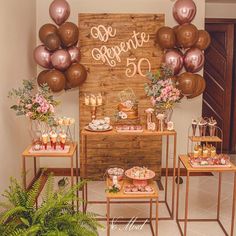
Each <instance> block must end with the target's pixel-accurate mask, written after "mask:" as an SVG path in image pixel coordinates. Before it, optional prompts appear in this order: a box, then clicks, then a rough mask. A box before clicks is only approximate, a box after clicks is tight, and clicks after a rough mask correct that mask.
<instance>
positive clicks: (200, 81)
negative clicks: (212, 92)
mask: <svg viewBox="0 0 236 236" xmlns="http://www.w3.org/2000/svg"><path fill="white" fill-rule="evenodd" d="M194 76H195V80H196V90H195V92H194V93H193V94H192V95H190V96H188V97H187V98H188V99H192V98H195V97H198V96H199V95H201V94H202V93H203V92H204V91H205V89H206V81H205V80H204V78H203V77H202V76H201V75H198V74H194Z"/></svg>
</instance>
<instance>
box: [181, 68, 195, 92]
mask: <svg viewBox="0 0 236 236" xmlns="http://www.w3.org/2000/svg"><path fill="white" fill-rule="evenodd" d="M177 82H178V86H177V87H178V89H179V90H180V91H181V93H182V94H183V95H184V96H191V95H192V94H193V93H194V91H195V89H196V78H195V75H194V74H192V73H189V72H184V73H183V74H181V75H179V76H178V81H177Z"/></svg>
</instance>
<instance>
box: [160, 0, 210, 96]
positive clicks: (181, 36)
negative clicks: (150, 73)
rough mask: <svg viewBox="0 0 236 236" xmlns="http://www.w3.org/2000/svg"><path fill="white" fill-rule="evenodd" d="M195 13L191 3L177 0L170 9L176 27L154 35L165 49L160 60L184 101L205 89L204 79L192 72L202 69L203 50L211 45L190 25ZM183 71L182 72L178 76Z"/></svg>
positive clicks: (194, 6) (185, 0) (201, 31)
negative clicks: (172, 78)
mask: <svg viewBox="0 0 236 236" xmlns="http://www.w3.org/2000/svg"><path fill="white" fill-rule="evenodd" d="M196 12H197V8H196V5H195V3H194V1H193V0H177V1H176V2H175V4H174V6H173V16H174V18H175V20H176V21H177V22H178V23H179V25H176V26H175V27H173V28H170V27H167V26H164V27H161V28H160V29H159V30H158V32H157V34H156V42H157V43H158V45H159V46H160V47H161V48H163V49H165V54H164V58H163V61H164V63H165V64H166V65H168V66H169V67H170V68H171V69H172V70H173V73H174V75H175V76H176V77H177V78H176V81H177V86H178V88H179V89H180V90H181V93H182V95H183V96H186V97H187V98H194V97H197V96H199V95H201V94H202V93H203V92H204V90H205V87H206V82H205V80H204V78H203V77H202V76H201V75H198V74H195V73H197V72H199V71H200V70H201V69H202V68H203V66H204V61H205V57H204V52H203V51H204V50H205V49H207V48H208V46H209V45H210V42H211V37H210V35H209V33H208V32H207V31H205V30H198V29H197V27H196V26H195V25H193V24H191V22H192V20H193V19H194V17H195V15H196ZM183 68H185V70H186V72H184V73H182V74H180V75H179V73H180V72H181V71H182V69H183Z"/></svg>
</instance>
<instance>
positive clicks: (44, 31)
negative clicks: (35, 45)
mask: <svg viewBox="0 0 236 236" xmlns="http://www.w3.org/2000/svg"><path fill="white" fill-rule="evenodd" d="M55 33H57V27H56V26H55V25H53V24H45V25H43V26H42V27H41V28H40V30H39V39H40V40H41V42H42V43H44V44H45V40H46V38H47V36H48V35H50V34H55Z"/></svg>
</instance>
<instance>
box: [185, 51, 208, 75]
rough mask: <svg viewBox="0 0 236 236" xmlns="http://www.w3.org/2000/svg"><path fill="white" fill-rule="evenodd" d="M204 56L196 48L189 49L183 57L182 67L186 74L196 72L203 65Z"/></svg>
mask: <svg viewBox="0 0 236 236" xmlns="http://www.w3.org/2000/svg"><path fill="white" fill-rule="evenodd" d="M204 61H205V58H204V54H203V53H202V51H201V50H200V49H198V48H190V49H189V50H188V51H187V52H186V53H185V55H184V67H185V69H186V71H188V72H192V73H195V72H198V71H200V70H201V69H202V68H203V65H204Z"/></svg>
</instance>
